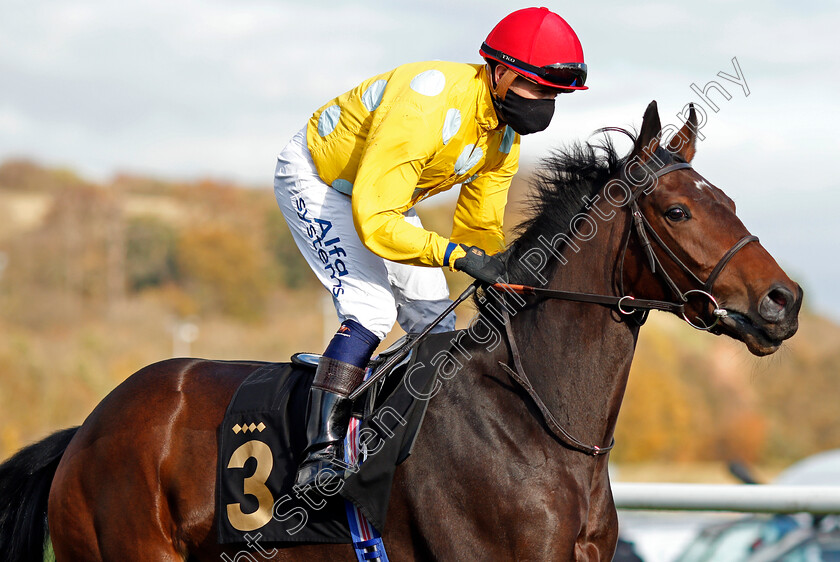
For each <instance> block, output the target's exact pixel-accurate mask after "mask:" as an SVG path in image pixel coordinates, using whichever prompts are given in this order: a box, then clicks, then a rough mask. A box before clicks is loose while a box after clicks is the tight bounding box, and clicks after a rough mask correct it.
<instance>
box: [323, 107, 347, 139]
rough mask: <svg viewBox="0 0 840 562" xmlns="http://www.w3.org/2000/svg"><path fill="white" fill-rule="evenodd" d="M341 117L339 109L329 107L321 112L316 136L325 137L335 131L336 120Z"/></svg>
mask: <svg viewBox="0 0 840 562" xmlns="http://www.w3.org/2000/svg"><path fill="white" fill-rule="evenodd" d="M339 117H341V108H340V107H338V106H337V105H331V106H329V107H328V108H326V109H325V110H324V111H322V112H321V115H320V117H318V134H319V135H321V136H322V137H325V136H327V135H329V134H330V133H332V132H333V131H334V130H335V126H336V125H338V118H339Z"/></svg>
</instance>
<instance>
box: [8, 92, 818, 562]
mask: <svg viewBox="0 0 840 562" xmlns="http://www.w3.org/2000/svg"><path fill="white" fill-rule="evenodd" d="M696 130H697V120H696V116H695V115H694V112H693V109H692V111H691V113H690V116H689V119H688V120H687V122H686V124H685V125H684V126H683V127H682V128H681V129H680V130H679V131H678V132H677V133H676V134H674V135H673V136H672V137H671V139H670V141H669V142H667V143H666V142H665V141H664V140H662V139H661V125H660V121H659V116H658V112H657V109H656V104H655V102H653V103H651V105H650V106H649V107H648V109H647V111H646V112H645V115H644V119H643V123H642V126H641V129H640V132H639V134H638V135H634V138H635V140H634V147H633V149H632V150H631V151H630V153H629V154H628V155H626V156H624V157H621V156H620V155H618V153H617V151H616V149H615V148H614V145H613V144H612V142H610V141H609V140H607V141H605V142H604V143H602V144H598V145H595V144H591V143H586V144H576V145H573V146H572V147H571V148H569V149H566V150H565V151H562V152H560V151H558V152H554V153H553V155H552V156H550V157H549V158H548V159H547V160H546V165H545V167H544V168H543V169H542V171H541V172H540V173H539V175H538V178H537V180H536V181H535V189H536V194H535V195H534V201H533V205H532V206H533V209H532V211H533V212H532V214H531V216H530V218H528V219H527V220H526V221H525V222H524V223H523V224H522V225H521V226H520V228H519V230H518V236H517V238H516V240H515V242H514V243H513V244H512V245H511V246H510V247H509V248H508V250H507V251H506V252H505V254H504V259H505V260H506V263H507V266H508V281H509V282H510V283H511V285H508V286H507V287H508V288H512V287H513V285H512V284H514V283H515V284H520V285H528V286H530V287H534V286H536V287H537V288H536V289H532V290H530V291H529V290H526V289H522V290H520V292H522V293H526V294H525V295H524V296H518V305H517V306H516V307H514V306H508V308H505V305H510V304H511V303H512V302H513V301H514V300H517V299H512V298H511V295H509V294H508V293H507V292H505V291H502V290H500V291H497V296H495V297H494V296H493V295H492V294H491V293H492V291H491V290H489V289H488V290H486V291H482V292H481V293H480V295H481V296H480V298H478V310H479V313H478V316H477V317H476V322H475V323H474V324H473V328H470V330H468V331H467V332H469V333H468V335H469V336H471V337H463V338H461V339H460V340H458V346H459V347H458V353H460V354H461V358H462V359H463V368H462V369H460V371H459V372H458V373H457V376H451V377H445V378H443V379H441V381H440V382H441V389H440V391H439V392H437V395H436V396H435V397H434V398H433V399H432V400H431V401H430V403H429V406H428V410H427V412H426V416H425V420H424V422H423V426H422V430H421V432H420V434H419V436H418V438H417V441H416V443H415V445H414V449H413V453H412V455H411V457H410V458H409V459H408V461H406V462H404V463H403V464H401V465H400V466H399V467H398V468H397V472H396V475H395V479H394V485H393V489H392V496H391V500H390V504H389V510H388V520H387V521H388V522H387V525H386V527H385V529H384V530H383V538H384V542H385V545H386V548H387V550H388V552H389V556H390V557H391V558H392V559H393V560H400V561H402V560H502V559H507V560H513V559H516V560H587V561H594V560H610V559H611V557H612V554H613V551H614V549H615V545H616V540H617V534H618V523H617V516H616V511H615V506H614V504H613V500H612V494H611V491H610V482H609V477H608V472H607V462H608V457H609V455H608V454H607V453H608V451H609V448H610V442H611V439H612V435H613V432H614V429H615V425H616V419H617V416H618V412H619V407H620V406H621V401H622V398H623V394H624V389H625V385H626V383H627V377H628V373H629V371H630V364H631V361H632V359H633V353H634V348H635V346H636V341H637V337H638V334H639V329H640V326H641V325H642V323H643V320H644V318H645V314H646V311H645V310H643V309H644V308H645V307H646V305H645V303H647V305H649V306H647V308H661V309H662V310H669V311H671V312H675V313H678V314H681V315H683V316H684V317H685V318H686V320H688V321H690V322H691V323H692V324H693V325H695V326H697V327H700V328H704V329H706V328H708V329H709V330H710V331H712V332H714V333H716V334H725V335H727V336H730V337H732V338H736V339H738V340H741V341H742V342H743V343H744V344H745V345H746V347H747V348H748V349H749V350H750V351H751V352H752V353H754V354H755V355H766V354H769V353H772V352H773V351H775V350H776V349H778V348H779V346H780V345H781V344H782V342H783V340H785V339H787V338H789V337H791V336H792V335H793V334H794V332H795V331H796V329H797V324H798V313H799V308H800V305H801V301H802V290H801V288H800V287H799V286H798V285H797V284H796V283H794V282H793V281H792V280H791V279H790V278H789V277H788V276H787V275H786V274H785V273H784V272H783V271H782V269H781V268H780V267H779V266H778V265H777V263H776V262H775V261H774V259H773V258H772V257H771V256H770V255H769V254H768V252H767V251H766V250H765V249H764V248H763V247H762V246H761V244H760V243H759V242H758V241H757V239H756V238H755V237H753V236H752V235H750V234H749V232H748V231H747V229H746V228H745V227H744V225H743V224H742V223H741V222H740V220H739V219H738V218H737V217H736V215H735V205H734V203H733V202H732V200H731V199H730V198H729V197H727V195H726V194H724V192H723V191H721V190H720V189H718V188H717V187H715V186H713V185H712V184H711V183H710V182H709V181H708V180H706V179H704V178H703V177H702V176H701V175H700V174H698V173H697V172H696V171H695V170H694V169H693V168H692V167H691V166H690V162H691V161H692V159H693V157H694V154H695V151H696ZM628 134H629V133H628ZM640 170H648V171H649V172H650V173H647V174H644V173H643V174H641V176H640V175H639V171H640ZM642 176H644V177H646V181H642V180H641V179H640V178H641V177H642ZM596 231H597V232H596ZM502 288H503V289H504V288H505V286H502ZM511 290H512V289H511ZM574 295H578V296H577V297H575V296H574ZM580 295H583V296H580ZM587 295H588V296H587ZM593 295H595V296H594V297H593ZM599 295H600V296H599ZM587 299H588V300H587ZM599 299H600V300H599ZM663 303H664V304H663ZM668 303H670V304H668ZM503 308H504V310H502V309H503ZM479 320H480V321H483V323H484V326H485V327H486V326H491V327H493V329H492V330H489V329H488V330H485V331H481V330H478V329H477V328H475V327H476V326H478V325H479ZM479 332H480V333H479ZM491 332H493V333H495V334H496V336H497V337H494V338H490V337H489V334H490V333H491ZM458 333H462V332H455V334H458ZM430 341H431V342H435V341H437V342H439V341H440V338H437V339H433V340H430ZM429 345H431V343H430V344H429ZM262 365H263V363H258V362H248V361H239V362H223V361H208V360H201V359H171V360H167V361H162V362H160V363H156V364H153V365H150V366H147V367H145V368H143V369H141V370H140V371H138V372H137V373H135V374H134V375H132V376H131V377H129V378H128V379H126V380H125V381H124V382H123V383H122V384H120V385H119V386H118V387H117V388H116V389H115V390H114V391H113V392H111V393H110V394H109V395H108V396H107V397H106V398H105V399H104V400H103V401H102V402H101V403H100V404H99V405H98V406H97V407H96V409H95V410H94V411H93V412H92V413H91V414H90V416H89V417H88V418H87V420H85V422H84V423H83V424H82V425H81V426H80V427H78V428H71V429H67V430H64V431H61V432H58V433H56V434H54V435H52V436H51V437H48V438H46V439H44V440H43V441H41V442H40V443H36V444H34V445H30V446H29V447H27V448H25V449H23V450H22V451H21V452H19V453H18V454H17V455H15V456H14V457H12V459H10V460H9V461H7V462H6V463H5V464H4V465H3V466H2V467H0V495H2V501H3V504H2V505H0V552H2V553H3V556H4V557H5V558H6V559H9V560H41V557H42V555H43V552H44V548H45V540H47V538H48V540H51V542H52V546H53V549H54V552H55V555H56V559H57V560H59V561H65V560H85V561H95V560H119V561H133V560H138V561H139V560H143V561H149V560H155V561H176V560H178V561H182V560H281V561H284V560H340V559H343V560H352V559H353V557H354V554H353V550H352V547H351V546H350V545H346V544H345V545H317V544H302V545H296V546H285V545H277V544H269V545H256V547H258V548H252V549H250V550H248V551H247V552H248V554H243V551H241V549H239V548H236V547H235V546H231V545H224V546H220V545H219V544H217V535H216V529H215V523H214V522H215V510H216V507H215V502H214V499H215V496H216V489H215V488H216V470H217V461H216V447H217V439H218V433H217V430H218V427H219V424H220V423H221V421H222V417H223V414H224V412H225V408H226V406H227V404H228V402H229V400H230V399H231V396H232V395H233V393H234V391H235V390H236V388H237V386H238V385H239V384H240V383H241V382H242V380H243V379H245V378H246V377H247V376H248V375H249V374H250V373H251V372H253V371H254V370H255V369H257V368H258V367H260V366H262ZM526 374H527V375H526ZM511 376H513V377H514V378H515V379H517V378H518V380H520V381H522V383H521V384H520V383H517V382H514V381H513V380H512V379H511ZM47 514H48V518H47V517H46V515H47ZM47 519H48V527H47ZM47 532H48V533H49V534H47Z"/></svg>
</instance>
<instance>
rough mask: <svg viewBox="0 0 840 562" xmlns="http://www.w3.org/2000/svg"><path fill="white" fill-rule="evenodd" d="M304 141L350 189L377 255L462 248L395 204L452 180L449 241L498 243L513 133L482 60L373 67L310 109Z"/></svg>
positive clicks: (438, 257)
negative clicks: (454, 193) (500, 114)
mask: <svg viewBox="0 0 840 562" xmlns="http://www.w3.org/2000/svg"><path fill="white" fill-rule="evenodd" d="M306 137H307V145H308V147H309V151H310V152H311V154H312V159H313V161H314V162H315V166H316V168H317V170H318V174H319V176H320V177H321V179H322V180H323V181H324V182H325V183H327V184H328V185H331V186H332V187H333V188H334V189H336V190H338V191H340V192H342V193H345V194H347V195H350V196H351V202H352V209H353V222H354V225H355V227H356V231H357V232H358V233H359V237H360V238H361V240H362V242H363V243H364V244H365V246H366V247H367V248H368V249H369V250H371V251H372V252H373V253H375V254H377V255H378V256H381V257H383V258H385V259H388V260H391V261H395V262H401V263H408V264H413V265H427V266H450V267H451V266H452V263H454V261H455V260H456V259H458V258H460V257H462V256H463V255H464V251H463V250H462V249H461V248H460V247H457V246H455V244H451V243H450V240H447V239H446V238H444V237H442V236H440V235H438V234H436V233H434V232H429V231H427V230H424V229H422V228H418V227H415V226H413V225H411V224H409V223H408V222H406V221H405V220H404V218H403V213H404V212H405V211H407V210H408V209H410V208H411V207H412V206H413V205H414V204H416V203H417V202H418V201H420V200H422V199H425V198H426V197H429V196H431V195H434V194H436V193H440V192H442V191H446V190H448V189H450V188H452V187H453V186H460V189H461V193H460V196H459V198H458V203H457V206H456V209H455V216H454V218H453V225H452V236H451V242H454V243H456V244H457V243H464V244H467V245H475V246H478V247H480V248H482V249H484V250H485V251H486V252H487V253H488V254H494V253H497V252H499V251H501V250H503V249H504V247H505V242H504V234H503V232H502V220H503V216H504V209H505V204H506V202H507V192H508V188H509V187H510V182H511V179H512V178H513V175H514V174H515V173H516V171H517V169H518V167H519V135H518V134H516V133H515V132H514V131H513V129H511V128H510V127H507V126H504V125H502V126H500V124H499V120H498V118H497V117H496V111H495V109H494V108H493V102H492V98H491V93H490V88H489V83H488V77H487V73H486V71H485V69H484V66H483V65H472V64H461V63H452V62H440V61H435V62H421V63H411V64H406V65H403V66H399V67H397V68H396V69H394V70H392V71H390V72H386V73H384V74H380V75H379V76H374V77H373V78H370V79H369V80H366V81H364V82H362V83H361V84H360V85H359V86H357V87H356V88H354V89H352V90H350V91H349V92H347V93H345V94H342V95H340V96H338V97H337V98H335V99H333V100H332V101H330V102H329V103H327V104H326V105H324V106H323V107H322V108H321V109H319V110H318V111H316V112H315V113H314V114H313V116H312V118H311V119H310V120H309V123H308V125H307V134H306Z"/></svg>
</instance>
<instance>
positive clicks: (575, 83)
mask: <svg viewBox="0 0 840 562" xmlns="http://www.w3.org/2000/svg"><path fill="white" fill-rule="evenodd" d="M481 50H482V51H484V52H485V53H487V54H488V55H491V56H493V57H494V58H496V59H498V60H500V61H502V62H504V63H505V64H510V65H511V66H515V67H516V68H518V69H520V70H524V71H525V72H528V73H530V74H534V75H535V76H539V77H540V78H542V79H543V80H545V81H546V82H551V84H553V85H555V86H557V87H559V88H573V87H580V86H583V85H584V84H585V83H586V63H583V62H558V63H555V64H548V65H546V66H534V65H532V64H528V63H527V62H524V61H521V60H519V59H516V58H514V57H512V56H510V55H506V54H505V53H503V52H501V51H497V50H496V49H493V48H492V47H490V46H488V45H487V43H483V44H482V45H481Z"/></svg>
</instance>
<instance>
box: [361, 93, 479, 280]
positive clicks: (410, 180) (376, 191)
mask: <svg viewBox="0 0 840 562" xmlns="http://www.w3.org/2000/svg"><path fill="white" fill-rule="evenodd" d="M383 105H384V104H383ZM383 109H385V111H383ZM426 117H427V116H426V114H424V112H423V111H422V109H421V108H420V107H418V106H416V105H414V104H412V103H407V102H402V103H400V102H399V101H398V102H396V103H394V104H393V105H392V107H388V108H385V107H380V108H379V111H378V112H377V118H375V121H374V123H373V124H372V126H371V130H370V133H369V135H368V138H367V141H366V148H365V151H364V154H363V156H362V159H361V162H360V163H359V170H358V172H357V174H356V181H355V183H354V185H353V195H352V208H353V223H354V224H355V227H356V231H357V232H358V234H359V238H360V239H361V241H362V243H363V244H364V245H365V246H366V247H367V248H368V249H369V250H370V251H371V252H373V253H374V254H376V255H378V256H380V257H382V258H385V259H387V260H391V261H395V262H399V263H406V264H411V265H426V266H436V267H441V266H446V265H448V266H450V267H451V265H452V264H453V263H454V261H455V260H456V259H458V258H460V257H463V256H464V255H465V254H466V252H465V251H464V250H463V249H462V248H461V247H460V246H458V245H457V244H450V241H449V240H448V239H446V238H444V237H443V236H440V235H439V234H437V233H435V232H430V231H428V230H425V229H423V228H419V227H416V226H414V225H412V224H409V223H408V222H407V221H406V220H405V219H404V216H403V213H405V212H406V211H407V210H408V209H410V208H411V198H412V194H413V193H414V189H415V187H416V186H417V183H418V181H419V179H420V174H421V172H422V170H423V166H424V165H425V164H426V163H427V162H428V161H430V160H431V159H432V157H433V156H434V153H435V150H436V147H437V143H436V137H437V135H434V134H430V133H429V132H427V131H434V130H436V128H434V127H430V126H429V124H428V123H427V122H426ZM377 121H378V122H377Z"/></svg>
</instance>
